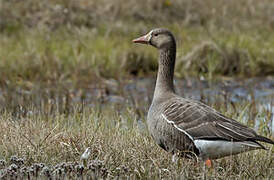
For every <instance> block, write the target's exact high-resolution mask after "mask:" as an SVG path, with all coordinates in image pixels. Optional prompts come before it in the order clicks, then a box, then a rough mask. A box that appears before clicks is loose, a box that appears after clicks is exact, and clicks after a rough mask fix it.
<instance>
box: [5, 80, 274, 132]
mask: <svg viewBox="0 0 274 180" xmlns="http://www.w3.org/2000/svg"><path fill="white" fill-rule="evenodd" d="M154 85H155V79H152V78H139V79H131V80H123V81H120V82H118V81H116V80H102V81H101V82H100V84H99V83H90V84H87V85H86V86H84V87H73V86H72V85H71V84H69V83H68V84H62V85H56V86H54V87H52V86H42V85H36V86H32V87H31V88H21V87H18V86H13V87H9V86H6V87H5V88H3V87H2V88H1V90H0V102H1V103H0V107H1V108H2V109H9V110H11V111H12V112H13V114H14V115H15V116H16V117H19V116H20V115H22V114H28V113H29V112H30V110H29V109H28V108H27V107H30V106H32V107H35V108H36V109H39V111H45V107H46V106H47V104H52V105H53V106H54V108H55V109H58V111H59V112H66V113H67V112H70V111H71V109H73V106H75V105H77V104H78V105H79V104H81V105H84V106H88V107H91V108H92V107H94V106H98V105H99V106H100V107H101V108H104V106H108V105H111V106H113V108H114V109H115V110H117V111H121V110H122V109H125V108H127V107H133V108H135V109H137V111H136V112H137V114H138V113H139V115H140V114H141V115H143V116H145V115H146V112H147V110H148V108H149V105H150V103H151V100H152V96H153V90H154ZM175 88H176V91H177V93H178V94H179V95H181V96H183V97H185V98H192V99H196V100H199V101H203V102H204V103H206V104H209V105H213V106H214V107H215V108H217V109H218V108H219V106H227V108H228V109H229V107H230V109H231V108H232V109H233V108H234V112H236V113H238V114H239V113H241V111H244V110H245V107H248V108H249V109H252V110H249V112H246V113H243V114H241V117H242V121H243V122H245V123H250V122H252V123H253V124H254V126H255V129H258V127H259V125H260V122H262V121H267V124H268V125H269V127H268V128H269V131H272V132H274V77H267V78H250V79H226V80H219V81H205V80H197V79H183V80H182V79H176V80H175ZM32 111H33V110H32ZM230 111H231V110H230ZM250 111H253V112H250ZM224 112H226V109H225V110H224ZM262 112H267V113H268V116H267V117H266V116H263V115H262V114H264V113H262ZM31 113H33V112H31ZM234 118H235V117H234ZM254 119H255V121H254Z"/></svg>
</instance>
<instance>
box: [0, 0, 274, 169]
mask: <svg viewBox="0 0 274 180" xmlns="http://www.w3.org/2000/svg"><path fill="white" fill-rule="evenodd" d="M273 12H274V1H273V0H260V1H258V0H229V1H228V0H206V1H205V0H204V1H201V0H192V1H188V0H138V1H136V0H127V1H123V0H100V1H98V0H97V1H96V0H39V1H38V0H1V1H0V111H1V115H2V116H3V117H2V118H4V117H5V118H8V119H10V120H12V121H23V120H26V119H29V120H33V119H35V118H37V117H41V119H43V120H42V122H43V123H45V124H47V122H48V121H50V120H49V119H51V120H52V121H53V122H54V121H59V120H57V119H58V118H60V116H62V117H63V116H65V117H70V118H71V120H68V121H69V122H70V123H72V124H74V123H76V122H74V121H73V119H75V118H76V117H78V114H77V113H83V112H85V111H86V109H89V110H88V111H90V110H91V111H92V112H93V110H94V109H95V110H94V112H93V113H95V114H93V115H94V117H97V118H99V119H101V120H102V118H103V117H102V116H101V115H100V114H103V115H104V116H107V117H109V119H111V120H112V121H115V124H116V125H117V124H118V125H117V126H119V128H122V129H124V128H126V129H128V128H129V129H132V128H134V127H136V125H137V126H138V128H140V129H141V130H142V129H145V123H144V122H145V116H146V112H147V110H148V107H149V105H150V102H151V100H152V95H153V90H154V83H155V78H156V73H157V66H158V65H157V51H156V50H155V49H154V48H151V47H149V46H139V45H136V44H133V43H132V42H131V41H132V39H134V38H136V37H139V36H140V35H143V34H145V33H147V32H149V31H150V30H151V29H153V28H158V27H164V28H167V29H170V30H171V31H172V32H173V34H174V35H175V37H176V40H177V61H176V70H175V77H176V78H175V85H176V89H177V92H178V93H179V94H180V95H182V96H184V97H190V98H194V99H197V100H200V101H203V102H206V103H207V104H209V105H211V106H213V107H214V108H216V109H217V110H219V111H221V112H222V113H224V114H225V115H227V116H229V117H233V118H235V119H237V120H239V121H242V122H243V123H245V124H248V125H249V126H251V127H255V129H256V130H257V131H259V133H260V134H262V135H267V136H271V135H272V132H273V131H274V123H273V121H274V115H273V114H274V98H273V97H274V13H273ZM92 112H90V113H91V114H92ZM4 115H5V116H4ZM79 117H80V115H79ZM81 117H82V116H81ZM56 118H57V119H56ZM61 119H62V118H61ZM76 119H77V118H76ZM80 119H81V118H80ZM113 119H114V120H113ZM103 120H104V118H103ZM103 120H102V121H103ZM81 121H87V122H90V119H89V118H86V119H84V120H83V119H81V120H79V122H81ZM62 122H63V121H62ZM77 122H78V121H77ZM63 123H68V122H63ZM53 124H54V123H53ZM1 126H3V127H6V126H5V125H3V124H2V125H1ZM7 127H9V126H7ZM38 127H40V126H38ZM41 127H42V126H41ZM41 127H40V128H41ZM33 128H34V127H33ZM57 129H58V128H57ZM91 129H92V128H91ZM51 130H52V129H51V128H49V129H46V130H45V131H48V132H51ZM60 131H62V130H61V129H60ZM68 131H69V130H68ZM71 131H74V130H71ZM94 131H95V130H94ZM81 132H82V131H81ZM6 133H7V134H8V132H6ZM3 134H5V133H3ZM32 135H33V133H29V136H27V137H29V138H28V139H30V140H31V139H32V138H34V139H35V138H37V137H32ZM80 136H82V135H80ZM80 136H79V137H80ZM14 137H17V138H19V139H20V138H22V139H24V137H22V136H21V135H20V134H19V135H18V134H17V135H14ZM39 137H40V136H39ZM41 138H42V137H41ZM38 139H39V138H38ZM42 139H43V138H42ZM30 140H28V141H27V142H29V141H30ZM63 141H65V140H64V139H63ZM30 142H31V141H30ZM43 142H44V141H43ZM45 142H46V140H45ZM92 143H94V142H93V141H88V142H87V141H86V140H85V139H83V140H82V141H79V146H80V144H85V145H90V144H92ZM34 144H35V143H34ZM15 147H16V144H13V145H12V144H11V145H10V147H9V148H8V149H9V151H11V152H9V153H8V151H7V149H6V147H4V146H1V148H3V149H4V150H3V152H5V153H4V154H2V155H3V157H10V156H11V155H12V154H13V153H17V154H25V153H24V152H23V149H21V150H20V151H18V149H17V150H16V148H15ZM60 147H62V146H60ZM1 148H0V149H1ZM13 148H14V149H13ZM31 148H32V146H30V149H31ZM79 149H80V150H81V151H83V148H78V150H79ZM80 150H79V151H74V150H72V151H71V152H72V154H73V153H74V154H73V155H71V154H70V153H67V155H64V154H60V153H59V154H58V153H57V152H58V150H54V151H53V152H56V153H57V154H58V158H59V159H58V158H55V159H50V158H49V157H45V156H44V155H41V154H40V155H39V156H38V155H37V154H36V155H37V156H35V157H33V156H32V155H28V156H27V157H28V158H27V159H28V162H30V163H32V162H35V161H39V160H41V161H42V160H43V161H47V160H48V161H49V162H55V161H61V160H62V159H64V156H65V157H66V158H67V159H71V158H72V159H73V158H75V157H78V155H79V152H81V151H80ZM29 151H31V150H29ZM36 151H37V148H36V149H35V148H33V153H35V152H36ZM41 151H42V150H41ZM18 152H20V153H18ZM48 152H49V151H47V150H46V149H43V153H45V154H47V153H48ZM77 153H78V154H77ZM69 155H70V156H69ZM48 156H49V155H48ZM53 156H55V155H53ZM46 159H47V160H46ZM56 159H57V160H56ZM135 165H136V164H135ZM135 165H134V166H135ZM247 169H248V168H247Z"/></svg>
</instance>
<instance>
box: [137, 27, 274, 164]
mask: <svg viewBox="0 0 274 180" xmlns="http://www.w3.org/2000/svg"><path fill="white" fill-rule="evenodd" d="M133 42H134V43H141V44H148V45H152V46H154V47H155V48H157V49H158V50H159V59H158V63H159V67H158V75H157V81H156V87H155V91H154V96H153V101H152V104H151V106H150V108H149V111H148V116H147V124H148V129H149V132H150V133H151V135H152V137H153V139H154V140H155V141H156V143H157V144H158V145H159V146H160V147H162V148H163V149H164V150H166V151H168V152H172V153H174V152H177V151H179V152H180V154H181V155H182V156H186V157H188V156H189V155H191V154H192V155H194V154H195V155H196V156H197V157H200V158H201V159H203V160H205V161H207V160H210V159H217V158H221V157H224V156H229V155H233V154H238V153H241V152H245V151H250V150H255V149H265V147H264V146H263V145H261V144H260V143H259V142H258V141H261V142H266V143H270V144H274V141H272V140H271V139H268V138H266V137H263V136H260V135H258V134H257V133H256V132H255V131H254V130H253V129H251V128H249V127H247V126H245V125H242V124H240V123H239V122H237V121H235V120H234V119H231V118H228V117H226V116H224V115H222V114H221V113H219V112H217V111H216V110H214V109H213V108H211V107H209V106H207V105H206V104H203V103H201V102H198V101H194V100H191V99H185V98H182V97H180V96H178V95H176V94H175V90H174V85H173V75H174V66H175V59H176V42H175V38H174V36H173V35H172V33H171V32H170V31H168V30H166V29H154V30H152V31H150V32H149V33H148V34H146V35H144V36H142V37H140V38H137V39H134V40H133Z"/></svg>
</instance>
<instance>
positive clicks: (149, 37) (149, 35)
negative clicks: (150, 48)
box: [146, 30, 153, 44]
mask: <svg viewBox="0 0 274 180" xmlns="http://www.w3.org/2000/svg"><path fill="white" fill-rule="evenodd" d="M152 32H153V30H151V31H150V32H149V33H148V34H147V35H146V39H147V40H148V44H150V40H151V38H152Z"/></svg>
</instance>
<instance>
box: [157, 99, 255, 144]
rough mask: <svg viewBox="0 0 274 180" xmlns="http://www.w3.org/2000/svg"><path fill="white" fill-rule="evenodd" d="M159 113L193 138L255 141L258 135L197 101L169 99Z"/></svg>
mask: <svg viewBox="0 0 274 180" xmlns="http://www.w3.org/2000/svg"><path fill="white" fill-rule="evenodd" d="M161 115H162V117H163V118H164V119H165V120H166V121H167V122H168V123H170V124H172V125H173V126H174V127H175V128H177V129H178V130H180V131H183V132H184V133H186V134H187V135H188V136H189V137H190V138H191V139H193V140H196V139H207V140H218V139H219V140H227V141H247V140H251V141H255V140H257V137H258V135H257V134H256V132H255V131H254V130H253V129H251V128H249V127H247V126H244V125H242V124H240V123H239V122H237V121H235V120H233V119H231V118H228V117H225V116H224V115H222V114H220V113H219V112H217V111H216V110H214V109H213V108H211V107H209V106H207V105H205V104H203V103H200V102H197V101H192V100H187V99H182V98H176V99H171V101H169V103H167V104H166V106H165V107H164V109H163V111H162V114H161Z"/></svg>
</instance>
